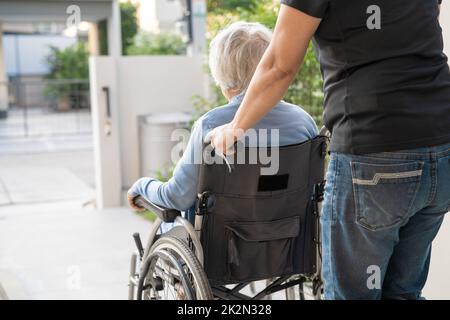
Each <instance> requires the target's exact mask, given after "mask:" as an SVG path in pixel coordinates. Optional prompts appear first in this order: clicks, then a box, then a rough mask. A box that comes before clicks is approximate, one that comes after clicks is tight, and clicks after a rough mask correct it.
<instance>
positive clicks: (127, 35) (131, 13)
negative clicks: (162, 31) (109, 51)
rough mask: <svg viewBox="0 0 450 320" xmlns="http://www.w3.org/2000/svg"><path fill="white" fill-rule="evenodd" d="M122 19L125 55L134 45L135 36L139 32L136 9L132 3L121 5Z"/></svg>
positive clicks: (123, 50)
mask: <svg viewBox="0 0 450 320" xmlns="http://www.w3.org/2000/svg"><path fill="white" fill-rule="evenodd" d="M120 19H121V24H122V52H123V54H125V53H126V52H127V48H128V47H129V46H130V45H132V44H133V39H134V36H135V35H136V34H137V31H138V26H137V18H136V7H135V6H134V5H133V4H132V3H131V2H129V1H128V2H122V3H120Z"/></svg>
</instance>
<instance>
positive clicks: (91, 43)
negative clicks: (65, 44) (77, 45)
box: [88, 22, 100, 56]
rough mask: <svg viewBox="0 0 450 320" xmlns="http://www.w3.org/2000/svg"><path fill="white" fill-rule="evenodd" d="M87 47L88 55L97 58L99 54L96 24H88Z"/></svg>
mask: <svg viewBox="0 0 450 320" xmlns="http://www.w3.org/2000/svg"><path fill="white" fill-rule="evenodd" d="M88 47H89V55H91V56H98V55H99V54H100V44H99V38H98V26H97V23H96V22H90V23H89V32H88Z"/></svg>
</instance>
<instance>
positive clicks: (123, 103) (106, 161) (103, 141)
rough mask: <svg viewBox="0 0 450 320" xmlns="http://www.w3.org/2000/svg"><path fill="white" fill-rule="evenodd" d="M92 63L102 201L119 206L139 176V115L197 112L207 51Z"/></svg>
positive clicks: (99, 201)
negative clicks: (122, 195)
mask: <svg viewBox="0 0 450 320" xmlns="http://www.w3.org/2000/svg"><path fill="white" fill-rule="evenodd" d="M90 68H91V69H90V79H91V86H92V87H91V91H92V92H91V99H92V110H93V126H94V132H93V133H94V139H95V142H94V150H95V151H94V157H95V161H96V186H97V192H98V194H97V195H98V197H97V204H98V206H99V207H111V206H118V205H120V200H121V198H120V197H119V196H118V193H119V192H121V191H122V190H127V189H128V188H129V187H130V186H131V185H132V184H133V182H134V181H136V180H137V179H138V178H139V177H140V172H139V171H140V170H139V169H140V163H139V158H140V157H139V136H138V132H139V128H138V116H139V115H142V114H147V113H152V112H175V111H192V102H191V98H192V96H193V95H196V94H201V95H205V94H206V93H207V85H206V83H207V81H206V79H207V76H206V75H205V73H204V62H203V59H202V56H193V57H188V56H142V57H119V58H115V59H113V58H107V57H91V60H90ZM104 86H108V87H109V88H110V91H111V96H110V99H111V113H112V117H111V118H110V119H109V118H108V117H106V101H105V94H104V92H102V87H104ZM108 128H110V129H111V131H110V134H109V135H108V134H107V131H106V130H108ZM122 200H123V199H122Z"/></svg>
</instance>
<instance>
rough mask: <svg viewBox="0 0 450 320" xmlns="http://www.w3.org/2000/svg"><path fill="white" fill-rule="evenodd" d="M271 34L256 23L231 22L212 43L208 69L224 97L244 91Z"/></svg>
mask: <svg viewBox="0 0 450 320" xmlns="http://www.w3.org/2000/svg"><path fill="white" fill-rule="evenodd" d="M271 35H272V33H271V31H270V30H269V29H267V28H266V27H264V26H263V25H261V24H259V23H248V22H235V23H233V24H231V25H229V26H228V27H226V28H225V29H223V30H222V31H220V32H219V33H218V34H217V36H216V37H215V38H214V39H213V40H212V42H211V46H210V53H209V67H210V69H211V73H212V76H213V78H214V81H215V82H216V84H217V85H219V86H220V88H221V89H222V92H224V94H225V95H227V92H228V93H229V92H233V93H236V94H237V93H240V92H242V91H244V90H246V89H247V87H248V85H249V84H250V80H251V79H252V76H253V74H254V73H255V69H256V67H257V66H258V63H259V61H260V60H261V58H262V56H263V54H264V52H265V51H266V49H267V47H268V46H269V42H270V38H271ZM228 95H229V94H228ZM227 98H229V97H227Z"/></svg>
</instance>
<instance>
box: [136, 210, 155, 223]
mask: <svg viewBox="0 0 450 320" xmlns="http://www.w3.org/2000/svg"><path fill="white" fill-rule="evenodd" d="M137 214H138V215H139V216H141V217H142V218H144V219H145V220H148V221H151V222H155V220H156V218H157V216H156V214H155V213H154V212H152V211H144V212H142V213H137Z"/></svg>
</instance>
